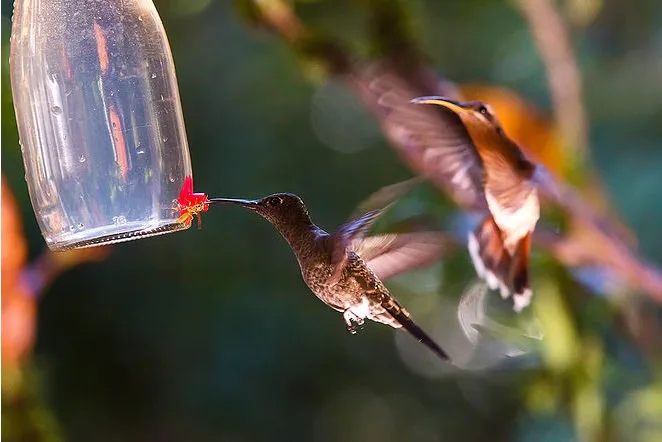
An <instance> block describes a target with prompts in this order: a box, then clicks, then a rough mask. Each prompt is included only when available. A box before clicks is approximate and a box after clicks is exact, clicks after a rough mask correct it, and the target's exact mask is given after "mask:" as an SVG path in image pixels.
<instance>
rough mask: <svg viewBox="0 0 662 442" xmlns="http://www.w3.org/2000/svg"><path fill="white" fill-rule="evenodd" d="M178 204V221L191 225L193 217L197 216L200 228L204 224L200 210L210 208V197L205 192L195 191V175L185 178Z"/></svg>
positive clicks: (203, 210) (204, 210)
mask: <svg viewBox="0 0 662 442" xmlns="http://www.w3.org/2000/svg"><path fill="white" fill-rule="evenodd" d="M177 205H178V207H179V218H177V222H178V223H184V224H186V225H187V226H190V225H191V222H192V221H193V217H195V216H197V217H198V228H200V227H201V226H202V219H201V218H200V212H206V211H207V210H208V209H209V199H208V198H207V195H206V194H204V193H193V177H191V176H190V175H189V176H187V177H186V178H184V184H183V185H182V190H180V191H179V199H178V200H177Z"/></svg>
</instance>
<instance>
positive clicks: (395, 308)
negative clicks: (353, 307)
mask: <svg viewBox="0 0 662 442" xmlns="http://www.w3.org/2000/svg"><path fill="white" fill-rule="evenodd" d="M382 306H383V307H384V308H385V309H386V311H387V312H388V313H389V314H390V315H391V316H393V318H395V320H396V321H398V323H399V324H400V325H401V326H402V328H404V329H405V330H407V331H408V332H409V334H411V335H412V336H413V337H414V338H416V340H417V341H418V342H420V343H421V344H423V345H425V346H426V347H427V348H429V349H430V350H431V351H432V352H433V353H434V354H436V355H437V356H439V357H440V358H441V359H443V360H444V361H448V360H450V357H449V356H448V354H447V353H446V352H445V351H444V350H442V349H441V347H440V346H439V345H438V344H437V343H436V342H434V340H433V339H432V338H431V337H430V336H428V334H427V333H425V332H424V331H423V330H422V329H421V328H420V327H419V326H418V325H416V323H415V322H414V321H413V320H412V319H411V316H410V315H409V313H408V312H407V310H405V309H404V308H402V307H401V306H400V305H398V303H397V302H396V301H395V300H394V299H389V300H387V301H386V302H384V303H383V304H382Z"/></svg>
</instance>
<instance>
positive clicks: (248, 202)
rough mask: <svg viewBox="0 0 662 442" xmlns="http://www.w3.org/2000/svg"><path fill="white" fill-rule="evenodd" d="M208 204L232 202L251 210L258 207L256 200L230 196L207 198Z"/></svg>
mask: <svg viewBox="0 0 662 442" xmlns="http://www.w3.org/2000/svg"><path fill="white" fill-rule="evenodd" d="M209 204H234V205H237V206H242V207H246V208H248V209H251V210H256V209H257V208H258V204H257V201H255V200H238V199H232V198H209Z"/></svg>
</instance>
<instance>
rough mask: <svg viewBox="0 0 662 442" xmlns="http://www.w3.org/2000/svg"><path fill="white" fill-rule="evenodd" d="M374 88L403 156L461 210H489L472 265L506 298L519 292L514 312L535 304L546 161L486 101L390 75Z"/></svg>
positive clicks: (474, 243) (472, 237)
mask: <svg viewBox="0 0 662 442" xmlns="http://www.w3.org/2000/svg"><path fill="white" fill-rule="evenodd" d="M373 92H375V93H376V94H377V96H378V97H379V98H378V105H379V106H380V108H381V109H383V110H384V111H385V112H386V113H387V115H386V116H385V119H384V122H383V127H384V129H385V131H386V133H387V135H388V137H389V138H390V139H391V140H393V141H395V144H396V145H398V146H400V151H399V152H398V153H399V154H401V155H402V157H403V158H404V159H406V160H407V162H408V163H409V164H410V166H411V167H412V168H413V169H415V170H417V172H419V173H421V175H423V176H424V177H425V178H428V179H430V181H432V182H435V183H436V184H438V185H440V186H442V187H443V188H444V189H446V190H447V191H448V193H449V194H450V195H451V196H452V198H453V199H454V200H455V201H456V202H457V203H458V204H459V205H460V206H461V207H463V208H465V209H466V210H471V211H477V212H479V213H482V214H484V218H483V221H482V222H481V223H480V225H479V226H478V227H477V228H476V229H475V230H474V231H473V232H471V233H470V234H469V238H468V248H469V252H470V255H471V258H472V262H473V264H474V267H475V268H476V272H477V273H478V275H479V276H480V277H481V278H484V279H485V281H486V282H487V284H488V286H489V287H490V288H491V289H500V292H501V296H502V297H504V298H507V297H508V296H510V295H511V294H512V295H513V303H514V310H515V311H517V312H519V311H521V310H522V309H523V308H525V307H526V306H527V305H529V303H530V301H531V289H530V286H529V262H528V261H529V251H530V246H531V233H532V232H533V230H534V229H535V226H536V223H537V221H538V219H539V217H540V205H539V200H538V187H537V182H536V181H537V180H538V179H539V178H538V175H541V172H539V166H537V165H536V164H534V163H532V162H530V161H529V160H527V159H526V158H525V156H524V154H523V153H522V151H521V149H520V148H519V146H517V144H516V143H515V142H514V141H513V140H511V139H510V138H509V137H508V136H507V135H506V134H505V132H504V130H503V128H502V127H501V124H500V123H499V120H498V118H497V116H496V115H495V114H494V112H493V111H492V109H491V107H490V106H489V105H488V104H486V103H483V102H480V101H469V102H460V101H456V100H453V99H450V98H446V97H440V96H425V97H419V98H413V97H412V95H411V91H409V90H408V88H407V87H405V86H404V85H402V84H399V83H398V82H397V79H395V78H393V77H388V76H383V77H380V78H378V79H377V80H376V81H375V82H374V83H373ZM407 94H410V95H409V96H408V97H407V96H406V95H407ZM414 96H415V95H414ZM412 98H413V99H412ZM412 103H413V104H412ZM423 105H426V106H423Z"/></svg>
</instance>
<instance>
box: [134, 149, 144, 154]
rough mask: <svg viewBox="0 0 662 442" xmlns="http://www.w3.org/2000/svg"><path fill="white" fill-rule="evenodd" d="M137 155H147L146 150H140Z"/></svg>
mask: <svg viewBox="0 0 662 442" xmlns="http://www.w3.org/2000/svg"><path fill="white" fill-rule="evenodd" d="M136 153H137V154H138V155H142V154H144V153H145V151H144V150H139V151H138V152H136Z"/></svg>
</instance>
